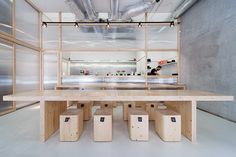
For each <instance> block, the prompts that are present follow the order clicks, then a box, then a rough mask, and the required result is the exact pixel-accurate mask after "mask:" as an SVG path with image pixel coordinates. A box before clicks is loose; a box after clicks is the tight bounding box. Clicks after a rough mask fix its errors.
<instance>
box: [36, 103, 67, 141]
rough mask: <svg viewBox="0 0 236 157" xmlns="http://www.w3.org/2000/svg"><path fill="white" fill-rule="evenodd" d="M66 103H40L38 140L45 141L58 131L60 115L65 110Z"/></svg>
mask: <svg viewBox="0 0 236 157" xmlns="http://www.w3.org/2000/svg"><path fill="white" fill-rule="evenodd" d="M66 108H67V106H66V101H44V100H43V99H42V100H41V101H40V139H41V141H43V142H44V141H46V140H47V139H48V138H49V137H50V136H51V135H52V134H53V133H55V132H56V131H57V130H58V129H59V118H60V114H61V113H63V112H64V111H65V110H66Z"/></svg>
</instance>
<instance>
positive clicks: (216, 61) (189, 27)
mask: <svg viewBox="0 0 236 157" xmlns="http://www.w3.org/2000/svg"><path fill="white" fill-rule="evenodd" d="M180 57H181V64H180V65H181V69H182V71H181V75H180V76H181V82H182V83H186V84H187V86H188V88H189V89H197V90H206V91H212V92H217V93H222V94H225V95H234V96H235V99H236V0H199V2H197V3H196V4H195V5H194V6H193V7H192V8H190V9H189V10H188V11H187V12H186V13H185V14H184V15H183V16H182V17H181V56H180ZM198 107H199V108H201V109H203V110H207V111H209V112H211V113H214V114H217V115H220V116H222V117H225V118H227V119H230V120H234V121H236V101H234V102H217V103H216V102H213V103H209V102H207V103H204V102H202V103H199V105H198Z"/></svg>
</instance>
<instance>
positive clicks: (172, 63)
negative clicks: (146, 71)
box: [159, 62, 177, 67]
mask: <svg viewBox="0 0 236 157" xmlns="http://www.w3.org/2000/svg"><path fill="white" fill-rule="evenodd" d="M174 64H177V62H171V63H166V64H162V65H159V66H162V67H164V66H168V65H174Z"/></svg>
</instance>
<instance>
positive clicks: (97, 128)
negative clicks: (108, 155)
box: [93, 109, 112, 141]
mask: <svg viewBox="0 0 236 157" xmlns="http://www.w3.org/2000/svg"><path fill="white" fill-rule="evenodd" d="M93 133H94V141H112V109H97V110H96V111H95V113H94V116H93Z"/></svg>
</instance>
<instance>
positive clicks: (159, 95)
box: [3, 90, 234, 101]
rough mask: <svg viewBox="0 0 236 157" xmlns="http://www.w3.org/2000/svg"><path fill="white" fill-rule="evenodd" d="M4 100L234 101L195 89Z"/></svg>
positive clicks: (34, 94)
mask: <svg viewBox="0 0 236 157" xmlns="http://www.w3.org/2000/svg"><path fill="white" fill-rule="evenodd" d="M3 100H4V101H67V100H69V101H78V100H79V101H233V100H234V97H233V96H225V95H220V94H216V93H212V92H204V91H193V90H45V91H30V92H24V93H18V94H14V95H6V96H3Z"/></svg>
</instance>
